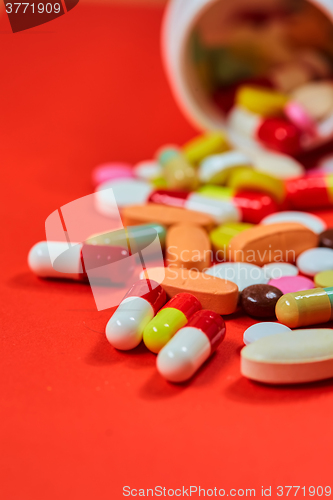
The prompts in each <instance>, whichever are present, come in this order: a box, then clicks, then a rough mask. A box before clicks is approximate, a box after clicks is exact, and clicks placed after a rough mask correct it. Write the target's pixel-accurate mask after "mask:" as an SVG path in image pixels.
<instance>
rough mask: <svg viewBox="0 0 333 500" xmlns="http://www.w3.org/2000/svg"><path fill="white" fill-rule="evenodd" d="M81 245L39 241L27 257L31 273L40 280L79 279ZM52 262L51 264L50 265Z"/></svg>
mask: <svg viewBox="0 0 333 500" xmlns="http://www.w3.org/2000/svg"><path fill="white" fill-rule="evenodd" d="M81 248H82V244H80V243H72V244H71V246H69V244H68V243H66V242H60V241H40V242H39V243H36V245H34V246H33V247H32V248H31V250H30V252H29V255H28V265H29V267H30V269H31V271H32V272H33V273H35V274H36V275H37V276H40V277H41V278H67V279H75V280H78V279H80V274H81V275H82V264H81ZM52 262H53V264H52Z"/></svg>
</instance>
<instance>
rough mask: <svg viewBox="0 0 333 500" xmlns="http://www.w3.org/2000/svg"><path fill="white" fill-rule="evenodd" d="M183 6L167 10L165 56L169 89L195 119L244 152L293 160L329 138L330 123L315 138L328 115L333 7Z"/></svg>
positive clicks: (284, 3)
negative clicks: (265, 152)
mask: <svg viewBox="0 0 333 500" xmlns="http://www.w3.org/2000/svg"><path fill="white" fill-rule="evenodd" d="M183 4H184V5H182V4H181V2H179V1H178V2H177V0H173V1H172V2H170V5H169V8H168V9H167V13H166V18H165V26H164V36H163V51H164V60H165V64H166V68H167V73H168V76H169V79H170V81H171V83H172V88H173V91H174V93H175V94H176V97H177V98H178V101H179V102H180V104H181V105H182V108H183V109H185V111H186V112H187V115H188V116H189V117H190V118H192V121H194V122H195V123H196V124H197V125H200V126H201V127H204V128H209V129H220V128H225V126H227V128H228V130H229V133H230V139H231V141H232V142H233V143H234V145H238V146H239V147H241V146H242V147H243V149H244V148H249V149H253V148H258V147H259V148H268V149H271V150H276V151H278V152H280V153H286V154H291V155H294V154H297V153H298V152H300V151H303V150H306V149H311V148H313V147H315V146H317V145H318V142H319V143H320V142H322V143H323V142H325V141H328V140H329V139H331V138H332V137H333V124H332V130H330V131H329V134H327V133H326V134H325V137H319V136H318V133H317V132H316V131H317V129H318V130H319V131H320V130H321V126H320V125H321V123H322V122H324V121H325V120H327V119H328V118H329V117H330V116H331V115H333V84H332V81H331V80H332V73H333V23H332V18H333V4H332V6H331V7H328V2H324V1H323V0H318V1H316V2H314V1H310V0H262V1H257V2H239V1H235V2H226V1H224V0H218V1H216V0H215V1H213V0H206V1H203V2H198V5H196V4H195V5H192V2H188V3H187V4H188V5H185V4H186V2H183ZM190 4H191V5H190ZM180 11H182V12H180ZM181 14H183V15H181ZM175 32H179V36H177V37H175V36H174V33H175ZM314 103H316V106H314ZM319 108H320V112H319ZM326 132H327V131H326ZM319 135H320V134H319Z"/></svg>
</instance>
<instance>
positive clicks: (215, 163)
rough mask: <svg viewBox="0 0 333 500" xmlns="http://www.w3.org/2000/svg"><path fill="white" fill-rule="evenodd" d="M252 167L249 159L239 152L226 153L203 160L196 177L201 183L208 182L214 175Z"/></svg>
mask: <svg viewBox="0 0 333 500" xmlns="http://www.w3.org/2000/svg"><path fill="white" fill-rule="evenodd" d="M240 166H242V167H244V166H249V167H250V166H252V161H251V159H250V158H249V157H248V156H246V155H245V154H244V153H242V152H241V151H227V152H226V153H221V154H218V155H212V156H208V157H207V158H205V159H204V160H203V161H202V162H201V164H200V167H199V170H198V175H199V179H200V181H201V182H209V181H210V180H211V179H212V178H213V177H214V176H215V175H216V174H221V173H223V172H224V171H225V170H229V169H232V168H235V167H240Z"/></svg>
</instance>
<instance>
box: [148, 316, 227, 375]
mask: <svg viewBox="0 0 333 500" xmlns="http://www.w3.org/2000/svg"><path fill="white" fill-rule="evenodd" d="M225 333H226V326H225V323H224V320H223V319H222V318H221V316H220V315H219V314H217V313H215V312H213V311H208V310H202V311H198V312H197V313H195V314H194V315H193V316H192V318H191V319H190V321H189V322H188V323H187V325H186V326H185V327H184V328H181V329H180V330H179V331H178V332H177V333H176V335H175V336H174V337H172V339H171V340H170V341H169V342H168V343H167V344H166V345H165V346H164V347H163V349H162V350H161V351H160V352H159V354H158V356H157V370H158V371H159V373H160V374H161V375H162V377H164V378H165V379H166V380H169V381H170V382H185V380H188V379H189V378H191V377H192V376H193V375H194V373H195V372H196V371H197V370H198V369H199V368H200V366H201V365H202V364H203V363H204V362H205V361H206V360H207V359H208V358H209V357H210V355H211V354H212V353H213V352H214V351H215V349H216V348H217V347H218V345H219V344H220V343H221V342H222V341H223V339H224V337H225Z"/></svg>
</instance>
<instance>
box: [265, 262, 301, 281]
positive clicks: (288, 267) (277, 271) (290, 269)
mask: <svg viewBox="0 0 333 500" xmlns="http://www.w3.org/2000/svg"><path fill="white" fill-rule="evenodd" d="M263 271H264V272H265V276H267V277H268V278H269V279H270V280H271V279H279V278H283V277H284V276H297V275H298V269H297V267H296V266H294V265H293V264H288V263H287V262H272V263H271V264H266V266H264V267H263Z"/></svg>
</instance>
